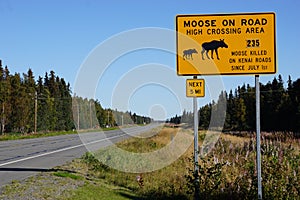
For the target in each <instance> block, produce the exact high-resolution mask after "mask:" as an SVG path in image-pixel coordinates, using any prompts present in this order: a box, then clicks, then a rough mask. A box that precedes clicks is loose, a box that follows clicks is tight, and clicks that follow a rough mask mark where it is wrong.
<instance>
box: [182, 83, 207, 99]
mask: <svg viewBox="0 0 300 200" xmlns="http://www.w3.org/2000/svg"><path fill="white" fill-rule="evenodd" d="M204 88H205V86H204V79H187V80H186V96H187V97H204V96H205V89H204Z"/></svg>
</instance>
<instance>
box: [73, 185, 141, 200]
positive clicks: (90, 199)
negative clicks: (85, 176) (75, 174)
mask: <svg viewBox="0 0 300 200" xmlns="http://www.w3.org/2000/svg"><path fill="white" fill-rule="evenodd" d="M128 199H138V197H137V195H136V194H134V193H133V192H132V191H130V190H128V189H126V188H123V187H115V186H112V185H107V184H104V183H99V182H98V183H97V184H91V183H88V184H85V185H84V186H83V187H81V188H80V189H78V190H76V191H75V192H74V195H73V196H72V197H71V198H70V199H69V200H128Z"/></svg>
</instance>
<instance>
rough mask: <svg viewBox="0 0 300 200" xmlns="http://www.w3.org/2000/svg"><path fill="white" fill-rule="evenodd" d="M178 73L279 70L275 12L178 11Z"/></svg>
mask: <svg viewBox="0 0 300 200" xmlns="http://www.w3.org/2000/svg"><path fill="white" fill-rule="evenodd" d="M176 31H177V73H178V75H216V74H224V75H230V74H273V73H276V44H275V41H276V38H275V13H246V14H219V15H177V16H176Z"/></svg>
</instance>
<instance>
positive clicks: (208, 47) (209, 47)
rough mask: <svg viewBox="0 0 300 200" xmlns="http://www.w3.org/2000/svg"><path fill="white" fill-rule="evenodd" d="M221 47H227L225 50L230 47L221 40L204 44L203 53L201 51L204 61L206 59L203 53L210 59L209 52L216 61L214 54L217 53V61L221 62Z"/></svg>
mask: <svg viewBox="0 0 300 200" xmlns="http://www.w3.org/2000/svg"><path fill="white" fill-rule="evenodd" d="M219 47H222V48H223V47H225V48H228V45H227V44H226V43H225V42H224V39H223V40H222V39H220V40H213V41H210V42H204V43H203V44H202V51H201V55H202V60H204V57H203V53H204V52H206V56H207V58H208V59H210V58H209V56H208V51H211V58H212V59H214V57H213V54H214V51H215V52H216V55H217V59H218V60H219V54H218V48H219Z"/></svg>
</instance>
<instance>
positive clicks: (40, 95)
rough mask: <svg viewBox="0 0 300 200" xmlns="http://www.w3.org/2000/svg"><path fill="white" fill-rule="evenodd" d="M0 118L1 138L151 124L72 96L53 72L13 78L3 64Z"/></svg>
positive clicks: (63, 81) (95, 101)
mask: <svg viewBox="0 0 300 200" xmlns="http://www.w3.org/2000/svg"><path fill="white" fill-rule="evenodd" d="M77 113H79V114H78V115H77ZM93 113H95V114H94V115H96V116H94V115H93ZM0 114H1V115H0V134H3V133H32V132H35V131H36V132H51V131H69V130H73V129H75V128H76V129H77V130H80V129H95V128H100V127H112V126H116V125H123V124H142V123H150V122H151V120H152V119H150V118H149V117H144V116H139V115H137V114H136V113H131V112H125V113H124V112H120V111H117V110H111V109H104V108H102V106H101V104H100V102H99V101H97V100H93V99H86V98H82V97H77V96H75V95H73V96H72V91H71V86H70V84H69V83H66V81H65V80H64V78H60V77H59V76H57V75H56V74H55V72H54V71H50V72H49V73H48V72H46V73H45V75H44V77H41V76H39V77H38V78H37V80H36V79H35V76H34V73H33V71H32V70H31V69H29V70H28V71H27V73H23V74H20V73H15V74H11V73H10V71H9V68H8V67H7V66H5V67H2V62H1V60H0ZM73 115H74V116H73ZM73 119H75V120H73Z"/></svg>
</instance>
